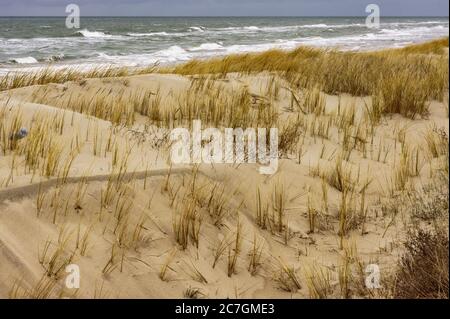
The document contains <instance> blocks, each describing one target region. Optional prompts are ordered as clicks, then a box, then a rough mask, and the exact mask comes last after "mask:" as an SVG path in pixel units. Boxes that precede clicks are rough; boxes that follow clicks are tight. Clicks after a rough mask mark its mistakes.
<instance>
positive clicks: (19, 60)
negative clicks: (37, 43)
mask: <svg viewBox="0 0 450 319" xmlns="http://www.w3.org/2000/svg"><path fill="white" fill-rule="evenodd" d="M10 61H11V62H13V63H17V64H32V63H38V61H37V60H36V59H35V58H33V57H32V56H28V57H25V58H14V59H11V60H10Z"/></svg>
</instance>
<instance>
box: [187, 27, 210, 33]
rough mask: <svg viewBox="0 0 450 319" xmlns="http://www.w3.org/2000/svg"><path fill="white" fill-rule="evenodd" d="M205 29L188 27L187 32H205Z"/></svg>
mask: <svg viewBox="0 0 450 319" xmlns="http://www.w3.org/2000/svg"><path fill="white" fill-rule="evenodd" d="M205 30H206V28H205V27H202V26H199V27H190V28H189V31H196V32H205Z"/></svg>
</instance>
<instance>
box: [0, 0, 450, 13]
mask: <svg viewBox="0 0 450 319" xmlns="http://www.w3.org/2000/svg"><path fill="white" fill-rule="evenodd" d="M69 3H75V4H78V5H79V7H80V10H81V15H82V16H83V15H84V16H364V15H366V13H365V8H366V6H367V5H368V4H370V3H375V4H378V5H379V6H380V9H381V16H448V10H449V1H448V0H0V16H64V15H65V7H66V5H67V4H69Z"/></svg>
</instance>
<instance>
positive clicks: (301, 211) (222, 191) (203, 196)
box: [0, 72, 449, 298]
mask: <svg viewBox="0 0 450 319" xmlns="http://www.w3.org/2000/svg"><path fill="white" fill-rule="evenodd" d="M196 81H197V82H200V81H205V82H206V83H214V84H211V85H219V86H220V90H221V91H222V92H229V94H230V96H231V95H233V94H235V93H236V92H238V91H239V90H242V89H244V88H245V90H247V91H248V93H249V96H251V97H252V102H251V103H253V104H255V105H256V104H257V103H259V102H258V101H260V100H268V101H270V103H271V105H272V106H273V107H274V109H276V110H277V112H279V119H280V122H281V123H289V121H290V120H291V119H292V118H293V119H295V118H298V117H299V116H300V115H298V114H297V113H295V115H293V112H292V103H293V98H292V93H291V91H290V90H289V89H287V88H286V85H285V83H284V80H283V79H282V78H280V77H278V76H277V75H276V74H274V73H268V72H262V73H258V74H253V75H243V74H236V73H230V74H227V75H224V76H220V77H215V78H214V79H209V80H205V79H204V77H201V76H194V77H190V76H180V75H173V74H149V75H136V76H126V77H120V78H102V79H86V80H82V81H74V82H67V83H64V84H46V85H35V86H30V87H25V88H17V89H13V90H8V91H3V92H1V93H0V123H2V125H0V127H3V128H4V129H6V131H7V130H8V128H11V127H13V126H12V125H13V123H12V122H13V121H14V119H18V118H19V120H18V121H19V122H20V125H19V126H20V127H26V128H28V129H29V131H30V133H29V135H28V136H27V137H25V138H24V139H21V140H19V141H18V142H17V145H14V146H12V147H13V148H14V149H15V151H14V152H13V151H9V150H7V151H5V153H2V154H1V155H0V297H1V298H8V297H18V298H24V297H33V298H38V297H42V298H60V297H69V298H71V297H74V298H183V297H190V298H202V297H208V298H310V297H328V298H341V297H359V296H360V297H376V296H380V297H386V296H387V295H386V291H387V290H388V289H387V286H386V285H388V283H389V280H390V279H391V276H392V275H393V273H394V271H395V267H396V265H397V262H398V259H399V257H400V256H401V254H402V252H403V246H402V242H403V240H404V239H405V236H406V232H407V228H408V225H409V222H410V220H411V218H412V217H411V206H410V205H409V204H408V201H407V200H405V198H406V197H404V196H405V195H404V194H405V193H407V192H401V191H398V190H396V187H395V183H396V181H397V180H395V177H394V176H395V174H396V172H398V167H399V165H401V164H399V163H401V158H402V149H403V146H404V145H407V146H408V149H409V151H410V153H411V154H412V155H411V154H410V156H409V157H408V164H406V165H409V168H408V170H409V169H411V170H413V171H414V174H413V173H411V174H410V175H411V176H410V177H409V178H408V181H407V185H408V187H406V188H411V187H417V188H420V187H421V186H423V185H426V184H428V183H429V182H430V181H433V178H434V176H435V175H436V173H435V172H436V171H437V170H439V169H440V167H441V166H442V165H443V164H442V163H443V162H444V161H445V159H443V157H440V156H438V157H430V156H429V155H428V150H427V148H426V142H425V137H426V136H428V135H427V134H430V132H440V133H444V134H446V136H448V133H449V123H448V106H446V105H445V104H444V103H443V102H441V101H430V105H429V115H428V116H427V117H426V118H417V119H414V120H412V119H408V118H405V117H403V116H401V115H399V114H392V115H389V116H383V117H382V120H381V121H380V123H379V124H378V125H377V126H376V128H375V130H374V132H373V135H370V134H368V130H369V128H368V127H367V126H364V125H363V124H362V123H363V121H364V119H365V118H366V112H365V110H366V105H370V104H371V97H364V96H362V97H353V96H350V95H348V94H340V95H330V94H324V93H322V95H321V97H322V98H323V99H324V102H325V104H324V105H325V108H324V110H323V112H321V114H314V113H311V114H301V113H299V114H301V123H303V125H302V126H301V127H300V128H299V131H297V134H299V135H300V138H299V141H298V144H297V145H296V147H295V148H294V149H295V150H296V152H290V153H289V154H283V156H282V157H281V158H280V160H279V165H278V171H277V173H276V174H274V175H267V176H266V175H261V174H259V171H258V167H259V165H257V164H239V165H237V164H234V165H231V164H214V165H209V164H200V165H198V166H196V165H171V164H170V160H169V153H170V143H169V139H168V132H169V130H158V129H157V128H156V127H155V126H154V125H153V124H152V123H151V121H149V117H148V116H144V115H142V114H138V113H136V114H135V115H134V117H135V118H134V122H133V123H130V124H129V125H113V124H112V123H111V121H108V120H106V119H107V118H108V116H109V115H106V116H99V117H96V116H95V115H92V114H91V115H88V114H86V113H85V112H84V113H82V112H79V111H78V112H73V111H72V110H71V108H69V107H67V105H70V104H75V103H78V106H77V107H82V106H80V104H82V102H81V101H88V102H89V101H94V100H95V99H97V98H98V97H99V96H113V98H112V100H114V99H115V100H117V99H120V98H127V99H128V100H129V101H130V103H131V102H132V101H136V100H138V99H137V98H135V97H132V96H134V95H133V94H137V93H136V92H151V93H150V95H149V96H150V100H152V101H153V100H154V101H156V100H157V99H159V100H158V101H157V102H155V103H157V107H158V108H159V109H161V110H164V109H165V108H177V107H180V109H181V105H182V104H183V103H184V102H185V101H186V100H187V99H188V97H189V94H192V92H193V91H194V90H198V92H200V93H198V95H197V96H200V95H201V94H203V93H202V90H206V89H205V87H207V86H208V84H205V85H204V86H203V89H199V87H201V85H193V84H192V83H194V82H196ZM274 83H275V84H274ZM274 88H275V89H274ZM115 94H116V95H115ZM114 96H115V97H114ZM200 98H201V96H200ZM75 101H76V102H75ZM86 105H88V104H86ZM101 105H103V104H101ZM257 105H260V104H257ZM256 107H259V106H256ZM72 109H73V108H72ZM122 115H123V114H122ZM102 117H103V119H102ZM163 117H164V115H163ZM349 117H352V118H353V119H352V120H351V121H352V123H353V125H351V127H352V128H351V129H352V133H349V136H350V139H353V140H354V142H351V143H354V146H353V147H352V150H351V151H350V154H347V153H345V152H343V151H341V145H342V136H343V134H344V133H343V131H342V130H341V129H339V125H341V124H339V123H342V121H344V120H345V119H349ZM39 123H41V124H42V123H44V124H42V125H41V126H39ZM186 123H189V121H187V122H186ZM358 123H361V125H359V124H358ZM250 125H251V123H250ZM208 126H209V124H208V123H204V128H206V127H208ZM14 127H15V126H14ZM249 127H250V126H249ZM244 128H245V127H244ZM36 130H45V133H44V132H42V131H41V133H42V134H41V135H42V136H43V138H44V139H45V140H46V141H47V142H48V141H50V142H49V145H48V146H47V147H44V146H41V148H39V149H40V150H41V151H42V152H45V153H39V151H36V152H35V153H33V151H32V145H28V144H27V143H30V141H31V140H32V138H33V141H36V142H35V143H36V144H38V143H39V142H37V141H38V140H39V139H38V138H35V137H33V134H37V133H33V132H36ZM433 130H434V131H433ZM436 134H438V133H436ZM364 138H366V140H365V141H364V142H363V143H360V144H358V141H360V140H359V139H364ZM5 143H7V141H6V142H5ZM44 143H45V141H44ZM37 148H38V147H37ZM2 151H3V150H2ZM447 154H448V153H447ZM416 156H417V159H416ZM33 159H37V161H38V164H36V165H34V166H33V165H32V164H31V162H32V161H33ZM338 166H339V167H338ZM32 167H34V168H32ZM447 167H448V166H447ZM338 171H340V173H341V175H340V176H341V177H342V178H343V181H342V180H341V181H339V178H338V180H336V172H338ZM45 172H47V173H49V174H47V175H50V176H45V175H46V173H45ZM413 175H414V176H413ZM339 188H341V189H339ZM258 193H259V195H260V196H259V199H258V195H257V194H258ZM343 205H344V207H345V209H344V208H343ZM258 212H259V213H261V214H263V217H261V216H260V218H258ZM265 212H267V214H266V215H264V213H265ZM343 212H345V213H346V214H347V215H346V216H344V217H343V216H342V214H343ZM180 216H181V217H180ZM186 216H187V217H186ZM264 216H265V217H264ZM279 216H281V217H280V218H281V221H280V219H279ZM184 217H186V218H185V219H183V218H184ZM342 218H344V220H343V219H342ZM341 222H343V223H345V225H342V224H341ZM180 223H181V224H182V226H183V227H184V229H183V227H179V228H177V224H178V226H180ZM176 229H177V230H179V233H178V235H179V237H178V238H177V236H176V231H175V230H176ZM186 229H188V230H186ZM183 231H187V232H188V233H187V235H186V237H185V239H186V240H187V243H186V245H185V247H183ZM342 231H344V234H342ZM69 264H76V265H78V266H79V270H80V287H79V289H70V288H68V287H67V286H66V284H65V283H66V278H67V276H68V275H69V274H70V273H68V272H66V266H67V265H69ZM370 264H376V265H377V266H379V269H380V274H381V285H382V286H383V285H384V287H385V288H386V289H369V288H367V287H366V286H365V278H366V276H367V273H366V272H365V271H366V267H367V266H368V265H370ZM346 270H348V271H346ZM346 283H347V285H346ZM319 292H320V294H321V295H318V294H319Z"/></svg>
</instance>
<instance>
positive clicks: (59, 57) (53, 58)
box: [45, 53, 64, 62]
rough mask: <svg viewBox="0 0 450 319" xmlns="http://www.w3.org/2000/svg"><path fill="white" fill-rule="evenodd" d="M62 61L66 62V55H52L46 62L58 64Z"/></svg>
mask: <svg viewBox="0 0 450 319" xmlns="http://www.w3.org/2000/svg"><path fill="white" fill-rule="evenodd" d="M62 60H64V53H60V54H55V55H51V56H49V57H48V58H46V59H45V61H47V62H56V61H62Z"/></svg>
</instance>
